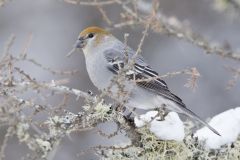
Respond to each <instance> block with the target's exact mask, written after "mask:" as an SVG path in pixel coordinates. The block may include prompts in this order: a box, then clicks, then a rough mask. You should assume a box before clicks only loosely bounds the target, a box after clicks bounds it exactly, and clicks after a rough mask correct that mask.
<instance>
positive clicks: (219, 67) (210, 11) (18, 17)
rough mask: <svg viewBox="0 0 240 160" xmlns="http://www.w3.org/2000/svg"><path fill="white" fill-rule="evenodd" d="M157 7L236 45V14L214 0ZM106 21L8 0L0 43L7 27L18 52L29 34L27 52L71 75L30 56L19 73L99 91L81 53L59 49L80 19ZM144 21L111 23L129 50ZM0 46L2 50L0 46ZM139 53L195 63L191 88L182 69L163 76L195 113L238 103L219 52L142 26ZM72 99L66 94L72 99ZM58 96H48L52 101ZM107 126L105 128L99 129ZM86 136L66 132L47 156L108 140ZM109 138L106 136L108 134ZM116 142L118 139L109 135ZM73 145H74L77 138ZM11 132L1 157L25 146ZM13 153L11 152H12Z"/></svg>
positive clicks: (172, 66)
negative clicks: (75, 71) (136, 24)
mask: <svg viewBox="0 0 240 160" xmlns="http://www.w3.org/2000/svg"><path fill="white" fill-rule="evenodd" d="M104 9H106V12H107V14H108V15H109V17H110V19H111V20H113V22H114V21H117V20H118V19H119V11H118V10H119V9H118V6H116V5H110V6H107V7H104ZM160 11H161V12H162V13H164V14H165V15H166V16H168V17H172V16H173V17H177V18H178V19H179V20H180V21H181V22H184V23H186V24H189V26H191V28H192V29H193V30H194V31H195V32H197V33H200V34H202V35H204V36H205V37H206V38H208V39H209V40H210V41H212V42H217V43H220V44H226V43H227V44H230V45H231V48H232V50H234V51H237V50H238V51H239V43H240V36H239V35H240V29H239V28H240V20H239V17H238V18H237V16H236V15H232V14H231V15H230V14H229V13H226V12H220V11H218V10H216V9H215V6H214V3H213V2H210V1H208V0H198V1H193V0H160ZM92 25H94V26H101V27H107V26H108V25H107V24H106V22H105V21H103V19H102V15H101V14H100V13H99V11H98V10H97V9H96V7H90V6H81V5H73V4H70V3H66V2H63V1H59V0H41V1H31V0H18V1H17V0H12V1H9V2H7V3H6V4H5V5H4V6H3V7H0V44H1V45H0V50H1V51H3V50H4V44H5V43H6V41H7V39H8V38H9V36H10V35H11V34H14V35H15V36H16V40H15V42H14V45H13V47H12V48H11V52H12V53H13V54H19V53H20V52H21V51H22V50H23V48H24V45H25V43H26V41H27V39H28V37H29V35H30V34H32V36H33V38H32V41H31V45H30V47H29V50H28V53H29V55H28V56H29V57H30V58H33V59H35V60H36V61H38V62H39V63H41V64H43V65H44V66H47V67H51V68H52V69H56V70H73V69H79V70H80V72H79V74H76V75H74V76H69V77H66V76H61V75H55V76H54V75H52V74H51V73H49V72H47V71H44V70H42V69H41V68H39V67H36V66H34V65H32V64H30V63H24V64H21V63H19V64H18V65H19V66H20V67H21V68H22V69H23V70H25V72H26V73H29V74H30V75H32V77H35V78H36V79H37V80H39V81H46V82H50V81H51V80H53V79H54V80H60V79H64V78H68V80H69V83H68V84H66V85H67V86H69V87H72V88H77V89H80V90H83V91H88V90H92V91H93V92H94V93H96V94H97V93H99V92H98V91H97V89H96V88H95V87H94V86H93V84H92V83H91V82H90V80H89V78H88V75H87V72H86V69H85V62H84V56H83V54H82V52H76V53H75V54H74V55H73V56H71V57H70V58H67V57H66V56H65V55H66V54H67V53H68V52H69V51H70V50H71V48H72V46H73V44H74V42H75V40H76V38H77V37H78V34H79V32H80V31H81V30H82V29H84V28H85V27H88V26H92ZM143 29H144V28H142V27H139V28H134V29H133V28H130V27H124V28H122V29H115V30H112V33H113V34H114V35H115V36H116V37H118V38H119V39H121V40H123V37H124V33H129V34H130V36H129V40H128V44H129V45H130V46H131V47H132V48H133V49H136V48H137V46H138V43H139V40H140V38H141V36H142V31H143ZM0 53H2V52H0ZM142 54H143V56H144V57H145V58H146V60H147V62H148V63H149V64H151V66H152V67H153V68H155V69H156V71H158V72H159V73H160V74H165V73H167V72H173V71H179V70H182V69H185V68H191V67H196V68H197V69H198V71H199V72H200V74H201V77H200V78H199V79H198V83H197V84H198V87H197V88H196V89H195V91H192V90H191V89H189V88H187V87H184V84H185V83H186V82H187V78H188V77H187V76H186V75H179V76H175V77H173V78H167V79H164V80H165V81H166V82H167V84H168V86H169V88H170V89H171V90H172V91H173V92H174V93H176V94H177V95H178V96H179V97H181V98H182V99H183V101H184V102H185V104H186V105H187V106H188V108H190V109H192V110H193V111H194V112H195V113H197V114H198V115H199V116H201V117H203V118H207V117H211V116H213V115H215V114H217V113H220V112H223V111H224V110H227V109H230V108H234V107H237V106H239V103H240V99H239V93H240V89H239V87H240V83H237V84H236V86H235V87H233V88H232V89H230V90H227V89H226V87H227V85H228V82H229V80H231V79H232V78H233V74H232V73H231V72H229V71H228V70H227V69H226V68H225V66H231V67H239V62H236V61H233V60H229V59H224V58H222V57H220V56H216V55H212V54H211V55H209V54H205V53H204V51H203V50H202V49H200V48H198V47H196V46H194V45H192V44H190V43H187V42H185V41H181V40H178V39H176V38H174V37H168V36H167V35H164V34H162V35H159V34H155V33H151V32H150V33H149V36H148V37H147V38H146V40H145V42H144V45H143V53H142ZM73 99H74V98H73ZM58 100H59V99H57V98H56V99H53V101H58ZM81 104H83V102H82V101H81V100H80V101H78V102H76V101H73V102H72V103H71V105H69V108H68V110H70V111H72V112H78V111H80V108H79V107H80V106H81ZM106 130H107V129H106ZM86 137H89V135H84V134H83V135H82V134H81V135H80V134H76V135H72V137H71V139H69V138H66V139H64V140H63V143H62V144H61V146H60V149H59V151H58V152H57V154H56V157H55V159H59V160H61V159H66V158H68V159H84V158H83V157H77V156H76V153H78V152H79V151H80V149H81V147H84V145H83V144H87V145H91V144H92V143H95V142H96V141H97V142H103V141H104V143H108V141H106V140H103V139H101V138H99V137H95V138H91V140H90V139H88V138H86ZM111 141H112V140H111ZM114 141H116V143H120V142H121V139H119V138H118V137H116V138H115V139H114ZM80 144H81V145H80ZM19 146H21V144H18V142H16V139H12V140H11V141H10V144H9V145H8V147H9V148H12V149H11V150H9V149H7V152H6V157H7V159H9V160H11V159H18V157H19V156H21V155H22V154H23V151H25V150H26V148H27V147H26V146H23V147H19ZM13 152H14V153H13Z"/></svg>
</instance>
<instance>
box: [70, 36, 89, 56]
mask: <svg viewBox="0 0 240 160" xmlns="http://www.w3.org/2000/svg"><path fill="white" fill-rule="evenodd" d="M85 45H86V42H85V39H84V38H83V37H80V38H79V39H78V40H77V41H76V43H75V44H74V46H73V49H72V50H71V51H70V52H69V53H68V54H67V57H70V56H71V55H72V54H73V53H74V52H75V51H76V50H77V49H80V48H83V47H84V46H85Z"/></svg>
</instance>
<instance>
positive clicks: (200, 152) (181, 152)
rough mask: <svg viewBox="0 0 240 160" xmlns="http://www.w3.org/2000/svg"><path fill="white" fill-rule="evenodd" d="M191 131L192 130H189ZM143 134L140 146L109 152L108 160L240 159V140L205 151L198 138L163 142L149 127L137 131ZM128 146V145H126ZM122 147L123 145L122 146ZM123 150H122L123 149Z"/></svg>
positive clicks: (189, 137) (190, 137) (188, 137)
mask: <svg viewBox="0 0 240 160" xmlns="http://www.w3.org/2000/svg"><path fill="white" fill-rule="evenodd" d="M187 130H188V131H189V130H191V128H187ZM137 132H139V133H140V134H141V140H140V142H141V143H140V144H141V145H140V146H135V145H131V146H130V147H127V148H126V149H125V148H124V147H120V146H115V147H116V148H117V147H119V148H120V149H113V150H111V151H107V156H108V158H104V159H108V160H114V159H121V160H134V159H139V160H145V159H148V160H206V159H208V160H216V159H217V160H226V159H228V160H237V159H240V138H239V139H238V141H236V142H234V144H232V145H225V146H223V147H222V148H221V149H219V150H210V149H205V148H204V146H203V145H201V144H200V143H199V142H198V140H197V139H196V138H193V137H192V136H190V135H189V136H187V137H185V139H184V142H177V141H163V140H159V139H158V138H157V137H156V136H155V135H153V134H152V133H151V132H150V131H149V130H148V128H147V127H143V128H139V129H137ZM126 145H127V144H126ZM121 146H122V145H121ZM121 148H122V149H121Z"/></svg>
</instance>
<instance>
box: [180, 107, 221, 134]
mask: <svg viewBox="0 0 240 160" xmlns="http://www.w3.org/2000/svg"><path fill="white" fill-rule="evenodd" d="M181 109H182V112H183V113H184V114H187V115H189V116H190V117H191V118H193V119H195V120H197V121H198V122H200V123H201V124H203V125H204V126H206V127H208V128H209V129H210V130H211V131H212V132H213V133H215V134H216V135H218V136H221V135H220V134H219V133H218V131H217V130H216V129H214V128H213V127H212V126H210V125H209V124H208V123H207V122H205V121H204V120H202V118H200V117H199V116H198V115H196V114H195V113H194V112H193V111H191V110H190V109H188V108H187V107H185V106H184V107H182V106H181Z"/></svg>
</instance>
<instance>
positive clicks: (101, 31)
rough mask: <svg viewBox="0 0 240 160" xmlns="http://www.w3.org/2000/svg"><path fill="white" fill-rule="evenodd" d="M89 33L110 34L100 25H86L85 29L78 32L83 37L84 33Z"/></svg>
mask: <svg viewBox="0 0 240 160" xmlns="http://www.w3.org/2000/svg"><path fill="white" fill-rule="evenodd" d="M89 33H93V34H94V33H95V34H110V33H109V32H108V31H106V30H104V29H103V28H100V27H96V26H93V27H88V28H86V29H84V30H83V31H82V32H81V33H80V37H84V36H86V35H88V34H89Z"/></svg>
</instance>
